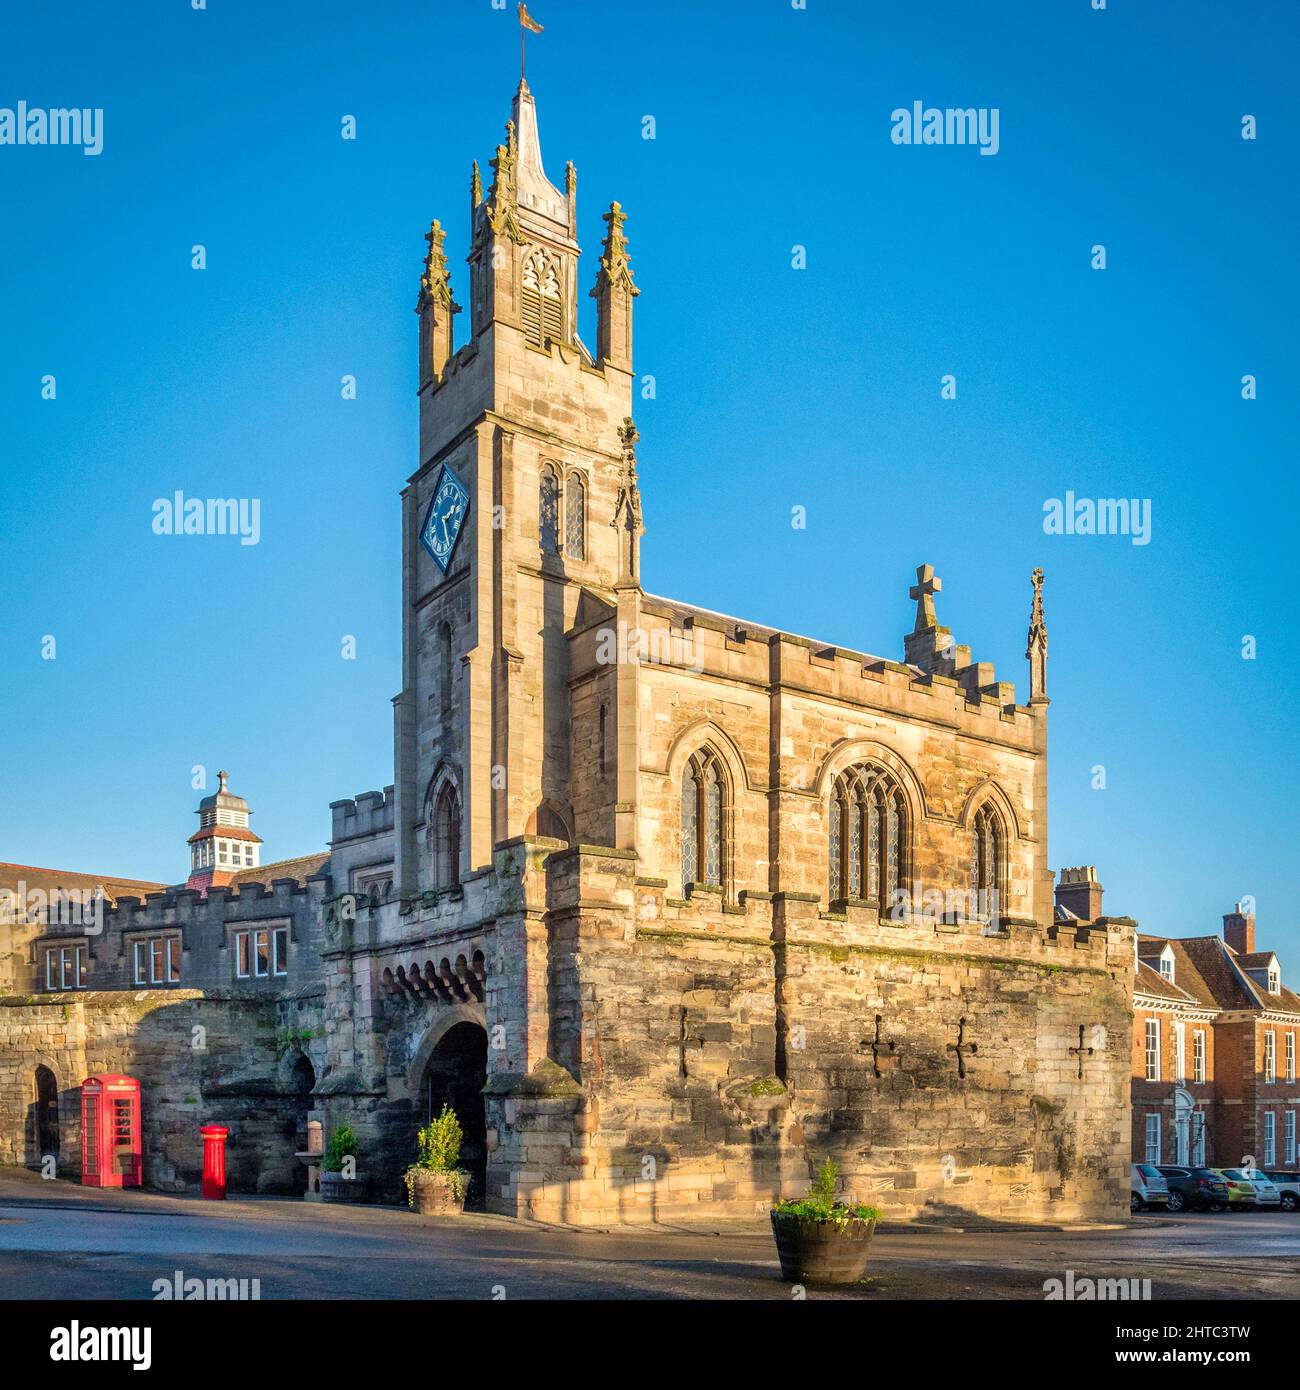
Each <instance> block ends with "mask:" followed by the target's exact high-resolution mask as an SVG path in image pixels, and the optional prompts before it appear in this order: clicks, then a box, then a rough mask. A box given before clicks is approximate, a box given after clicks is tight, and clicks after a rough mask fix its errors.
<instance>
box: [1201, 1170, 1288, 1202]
mask: <svg viewBox="0 0 1300 1390" xmlns="http://www.w3.org/2000/svg"><path fill="white" fill-rule="evenodd" d="M1214 1171H1215V1172H1216V1173H1218V1174H1219V1176H1220V1177H1222V1178H1223V1180H1224V1182H1226V1183H1227V1184H1228V1210H1229V1211H1238V1210H1239V1211H1254V1210H1255V1208H1256V1207H1262V1206H1274V1207H1276V1206H1280V1205H1281V1194H1280V1193H1279V1192H1278V1190H1277V1188H1276V1187H1274V1186H1273V1184H1272V1183H1271V1182H1269V1181H1268V1179H1267V1178H1264V1179H1263V1181H1262V1182H1261V1183H1258V1184H1257V1183H1256V1182H1255V1178H1256V1177H1258V1176H1259V1174H1258V1173H1257V1172H1256V1173H1252V1174H1247V1173H1245V1172H1243V1171H1242V1169H1240V1168H1216V1169H1215V1170H1214Z"/></svg>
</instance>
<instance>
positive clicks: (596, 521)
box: [394, 80, 642, 894]
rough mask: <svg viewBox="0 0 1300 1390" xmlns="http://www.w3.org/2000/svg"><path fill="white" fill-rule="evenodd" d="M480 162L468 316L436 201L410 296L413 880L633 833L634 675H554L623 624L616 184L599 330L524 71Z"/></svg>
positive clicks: (626, 446)
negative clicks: (582, 327)
mask: <svg viewBox="0 0 1300 1390" xmlns="http://www.w3.org/2000/svg"><path fill="white" fill-rule="evenodd" d="M487 167H488V169H489V170H490V174H489V176H488V179H487V180H486V183H487V187H486V189H485V187H484V184H485V178H484V175H483V173H482V171H481V170H480V167H479V165H478V164H477V163H475V164H474V165H473V168H472V172H471V177H470V207H469V214H470V216H469V234H468V245H467V252H468V255H467V261H468V266H469V284H468V297H467V303H468V306H469V312H468V314H464V315H462V314H461V308H460V305H459V304H458V303H457V301H456V295H455V293H454V292H453V288H452V281H451V272H450V269H449V259H448V254H447V236H446V232H445V230H444V227H443V225H442V223H441V222H439V221H434V222H433V223H432V225H431V227H430V229H429V231H428V233H427V234H426V236H425V240H426V242H427V244H428V251H427V254H426V257H425V263H424V273H423V275H422V277H421V281H420V292H419V297H418V300H417V303H416V313H417V316H418V321H419V352H418V397H419V402H420V458H419V467H418V468H417V469H416V471H415V472H414V473H413V474H412V475H411V477H410V479H409V480H408V482H407V486H406V489H405V491H404V492H403V576H404V578H403V670H402V690H401V692H400V694H399V695H398V696H397V697H396V700H395V702H394V704H395V763H396V769H397V772H396V802H397V805H396V820H397V824H396V832H397V833H396V882H397V885H398V887H399V889H400V890H401V891H403V892H406V893H408V894H410V893H415V892H421V891H427V890H436V889H438V888H442V887H448V886H455V885H459V884H460V883H461V882H463V881H464V880H466V879H468V878H470V877H471V876H473V875H474V874H476V873H478V872H479V871H480V870H482V869H485V868H487V867H489V866H490V865H491V864H492V862H493V850H494V846H496V845H498V844H500V843H501V842H502V841H505V840H509V839H512V838H513V837H517V836H520V835H523V834H540V835H543V836H550V837H552V838H561V839H566V840H570V841H573V840H575V839H585V840H587V841H595V842H599V843H605V844H614V843H616V841H617V837H619V836H620V835H621V836H622V837H623V838H624V839H626V838H628V837H630V836H631V818H630V816H626V817H625V819H624V823H623V825H622V828H621V831H620V829H619V828H618V826H617V825H616V822H617V821H618V818H619V812H618V810H617V807H618V803H619V801H620V796H619V790H618V786H617V780H618V773H617V771H616V761H617V760H616V758H615V757H614V748H615V746H616V743H620V742H623V741H626V740H627V739H628V738H631V739H632V740H633V741H632V742H631V743H629V745H628V746H629V748H635V742H634V739H635V716H636V711H635V698H634V691H633V690H631V689H625V690H623V691H622V692H621V699H620V691H619V689H618V683H619V676H618V672H617V669H616V668H611V669H609V670H606V671H604V672H603V673H602V674H601V675H600V676H599V677H597V678H596V679H595V680H585V681H584V682H583V684H582V686H581V688H575V687H573V686H572V685H571V682H570V649H571V644H572V640H573V638H574V635H575V633H577V632H578V631H580V630H582V629H583V628H584V627H586V626H589V624H590V623H591V622H592V621H593V620H595V619H597V618H601V617H603V618H605V619H607V620H609V621H611V622H612V621H614V620H617V621H618V622H620V623H621V622H626V623H627V624H628V627H629V629H631V628H635V626H636V622H637V605H638V602H639V593H640V590H639V576H638V560H637V555H638V551H637V543H638V540H639V536H640V533H641V529H642V528H641V509H640V495H639V492H638V490H637V484H636V468H635V455H634V449H635V441H636V430H635V427H634V426H633V425H632V422H631V415H632V381H633V378H632V306H633V300H634V299H635V298H636V296H637V294H638V293H639V291H638V289H637V287H636V285H635V284H634V283H633V278H632V270H631V263H630V256H629V253H628V242H627V236H626V231H625V225H626V222H627V217H626V214H625V213H624V211H623V209H622V207H621V206H620V205H619V204H618V203H613V204H611V206H610V207H609V210H608V211H607V212H606V213H605V214H604V222H605V234H604V239H603V245H602V248H601V255H600V258H599V264H598V265H597V266H595V267H593V270H594V274H592V276H591V282H592V287H591V288H590V289H589V291H588V293H589V296H590V297H592V298H594V299H595V301H596V316H595V317H596V322H595V348H594V350H593V349H592V348H591V347H589V346H588V345H587V344H586V343H584V342H583V340H582V338H581V336H580V334H579V332H578V304H579V298H580V289H581V281H582V278H583V277H582V275H581V261H580V248H579V245H578V219H577V184H578V179H577V172H576V170H575V169H574V167H573V165H572V164H569V165H567V166H566V168H565V173H564V179H563V188H560V187H557V186H556V185H555V184H554V183H552V182H551V180H550V178H549V177H548V176H547V173H546V168H545V165H544V163H543V160H542V145H541V136H540V132H539V128H538V119H537V107H536V103H535V101H534V98H533V94H532V92H531V90H530V89H529V87H528V84H527V83H526V82H525V81H523V80H521V81H520V83H519V87H518V90H517V91H516V93H515V97H514V102H513V107H512V110H511V114H510V120H509V122H508V123H507V124H506V126H505V130H504V135H503V138H502V140H501V142H500V143H499V144H498V145H497V147H496V150H495V152H494V154H493V155H492V157H491V159H490V160H489V161H488V166H487ZM458 317H459V318H460V320H461V322H462V324H464V323H465V320H466V319H468V324H467V325H465V326H467V327H468V330H469V331H468V335H467V338H466V341H464V342H463V343H459V344H458V343H457V342H456V336H455V332H454V329H455V323H456V320H457V318H458ZM620 714H621V716H622V717H621V719H620ZM634 767H635V757H634V756H633V757H632V758H630V759H629V769H632V768H634ZM625 791H627V793H628V795H627V796H626V797H625V798H622V799H623V800H625V801H627V802H630V801H631V800H632V799H634V796H635V791H634V789H633V788H631V787H629V788H625ZM440 827H441V828H440ZM453 827H454V830H455V833H454V836H452V830H453ZM449 837H451V838H449ZM453 861H454V862H453ZM449 880H454V883H449Z"/></svg>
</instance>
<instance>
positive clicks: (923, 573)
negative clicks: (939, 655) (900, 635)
mask: <svg viewBox="0 0 1300 1390" xmlns="http://www.w3.org/2000/svg"><path fill="white" fill-rule="evenodd" d="M942 588H943V580H942V579H940V578H939V577H938V575H936V574H935V572H934V566H933V565H917V567H916V583H915V584H913V585H912V587H911V588H910V589H909V590H908V591H907V596H908V598H913V599H915V600H916V626H915V627H914V628H913V629H912V631H913V633H917V632H926V631H928V629H930V628H932V627H938V626H939V619H938V618H937V617H935V612H934V596H935V594H937V593H938V592H939V591H940V590H941V589H942Z"/></svg>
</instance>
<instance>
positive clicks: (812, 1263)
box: [772, 1158, 880, 1284]
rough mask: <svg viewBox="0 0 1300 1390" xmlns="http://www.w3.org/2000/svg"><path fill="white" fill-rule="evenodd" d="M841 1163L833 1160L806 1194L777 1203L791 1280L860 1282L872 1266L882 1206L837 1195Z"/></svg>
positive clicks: (777, 1233)
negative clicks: (843, 1199) (873, 1241)
mask: <svg viewBox="0 0 1300 1390" xmlns="http://www.w3.org/2000/svg"><path fill="white" fill-rule="evenodd" d="M836 1171H837V1170H836V1167H835V1164H834V1162H833V1160H831V1159H829V1158H828V1159H827V1160H826V1162H825V1163H823V1164H822V1166H821V1168H820V1169H818V1172H817V1181H816V1182H815V1183H814V1184H813V1187H812V1189H811V1191H810V1192H809V1193H808V1195H807V1196H806V1197H801V1198H795V1199H788V1200H784V1201H778V1202H774V1203H773V1204H772V1235H773V1237H774V1238H775V1240H776V1253H777V1255H778V1256H779V1258H780V1261H781V1277H782V1278H783V1279H785V1280H786V1281H787V1282H788V1283H791V1284H856V1283H857V1282H858V1281H859V1280H860V1279H861V1278H862V1276H863V1274H864V1272H865V1271H866V1267H867V1257H868V1254H869V1251H870V1247H871V1237H872V1236H873V1235H874V1234H875V1230H876V1222H877V1221H879V1220H880V1210H879V1208H877V1207H869V1206H866V1205H864V1204H861V1203H856V1204H852V1203H846V1202H839V1201H836V1199H835V1179H836Z"/></svg>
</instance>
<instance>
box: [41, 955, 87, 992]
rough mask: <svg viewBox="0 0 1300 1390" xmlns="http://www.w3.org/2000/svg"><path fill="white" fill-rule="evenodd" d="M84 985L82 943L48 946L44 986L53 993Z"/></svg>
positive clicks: (84, 957)
mask: <svg viewBox="0 0 1300 1390" xmlns="http://www.w3.org/2000/svg"><path fill="white" fill-rule="evenodd" d="M85 987H86V948H85V946H84V945H82V944H78V945H70V946H49V947H47V948H46V951H45V988H46V990H48V991H50V992H52V993H54V992H61V991H63V990H68V989H85Z"/></svg>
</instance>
